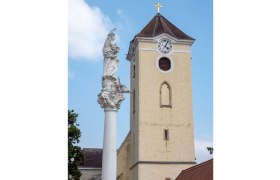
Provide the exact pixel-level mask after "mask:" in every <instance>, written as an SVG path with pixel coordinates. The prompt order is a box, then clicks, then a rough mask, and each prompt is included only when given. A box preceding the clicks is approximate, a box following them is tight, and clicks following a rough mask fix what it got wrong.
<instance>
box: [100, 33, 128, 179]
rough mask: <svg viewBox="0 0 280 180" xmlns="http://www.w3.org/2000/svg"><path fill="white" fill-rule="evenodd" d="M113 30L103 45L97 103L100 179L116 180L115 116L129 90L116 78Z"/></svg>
mask: <svg viewBox="0 0 280 180" xmlns="http://www.w3.org/2000/svg"><path fill="white" fill-rule="evenodd" d="M114 30H115V29H114ZM114 30H112V31H111V32H110V33H109V34H108V37H107V39H106V41H105V44H104V47H103V56H104V63H103V75H102V90H101V93H99V94H98V103H99V104H100V106H101V108H104V112H105V122H104V139H103V156H102V180H116V178H117V148H116V116H117V111H118V110H119V108H120V105H121V102H122V101H123V100H124V99H125V97H124V93H128V92H129V91H128V89H127V88H126V87H125V86H124V85H122V84H121V83H120V79H119V78H117V70H118V64H119V60H118V59H117V54H118V52H119V51H120V48H119V47H118V46H117V45H116V44H113V41H114V40H115V34H114V32H113V31H114Z"/></svg>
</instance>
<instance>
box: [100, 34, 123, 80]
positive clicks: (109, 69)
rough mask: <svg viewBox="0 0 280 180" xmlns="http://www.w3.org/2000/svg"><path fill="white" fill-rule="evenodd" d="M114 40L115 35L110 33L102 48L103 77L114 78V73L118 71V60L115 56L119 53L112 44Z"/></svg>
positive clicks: (118, 49) (116, 47)
mask: <svg viewBox="0 0 280 180" xmlns="http://www.w3.org/2000/svg"><path fill="white" fill-rule="evenodd" d="M114 40H115V34H114V33H113V31H111V32H110V33H109V34H108V37H107V39H106V41H105V43H104V46H103V56H104V64H103V77H105V76H113V77H116V72H117V70H118V64H119V60H118V59H117V54H118V52H119V51H120V48H119V47H118V46H117V45H116V44H113V41H114Z"/></svg>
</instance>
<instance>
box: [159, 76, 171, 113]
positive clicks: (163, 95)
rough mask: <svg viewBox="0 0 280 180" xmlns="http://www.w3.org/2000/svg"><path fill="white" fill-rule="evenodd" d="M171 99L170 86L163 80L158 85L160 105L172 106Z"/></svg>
mask: <svg viewBox="0 0 280 180" xmlns="http://www.w3.org/2000/svg"><path fill="white" fill-rule="evenodd" d="M171 100H172V94H171V87H170V85H169V84H168V83H167V82H166V81H165V82H163V83H161V85H160V107H161V108H162V107H167V108H172V103H171Z"/></svg>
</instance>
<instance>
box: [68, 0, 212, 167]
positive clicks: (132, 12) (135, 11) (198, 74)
mask: <svg viewBox="0 0 280 180" xmlns="http://www.w3.org/2000/svg"><path fill="white" fill-rule="evenodd" d="M157 2H158V1H154V0H149V1H148V0H144V1H128V0H123V1H113V0H110V1H104V0H95V1H92V0H87V1H84V0H69V29H68V36H69V37H68V38H69V42H68V47H69V61H68V74H69V75H68V76H69V77H68V105H69V109H74V110H75V111H76V112H77V113H78V114H79V117H78V122H79V124H80V129H81V131H82V137H81V142H80V146H81V147H98V148H101V147H102V143H103V142H102V141H103V122H104V121H103V120H104V112H103V109H101V108H100V106H99V104H98V103H97V94H98V93H99V92H100V89H101V74H102V66H103V58H102V52H101V49H102V46H103V43H104V40H105V38H106V35H107V33H108V31H110V30H111V29H113V28H114V27H117V31H116V34H117V44H118V46H120V48H121V51H120V53H119V54H118V59H120V64H119V71H118V75H119V77H120V79H121V81H122V83H123V84H125V85H127V87H129V83H130V81H129V62H128V61H127V60H126V59H125V57H126V56H125V54H126V53H127V51H128V45H129V42H130V40H131V39H133V37H134V35H136V34H137V33H138V32H139V31H140V30H141V29H142V28H143V27H144V26H145V25H146V24H147V23H148V22H149V21H150V20H151V19H152V18H153V17H154V16H155V14H156V12H157V11H156V9H155V7H154V5H155V4H156V3H157ZM160 3H161V4H162V5H163V6H164V7H163V8H161V14H162V15H163V16H164V17H165V18H167V19H168V20H169V21H171V22H172V23H173V24H174V25H176V26H177V27H178V28H179V29H181V30H182V31H183V32H185V33H186V34H187V35H189V36H191V37H193V38H195V39H196V41H195V43H194V44H193V46H192V49H191V52H192V61H191V63H192V64H191V65H192V84H193V86H192V91H193V110H194V112H193V113H194V123H195V126H194V127H195V143H196V144H195V145H196V157H197V162H202V161H205V160H207V159H209V158H212V156H211V155H209V154H208V152H207V150H206V147H207V146H209V145H212V142H213V18H212V15H213V11H212V10H213V6H212V1H211V0H208V1H205V0H185V1H184V0H176V1H167V0H162V1H160ZM117 121H118V122H117V133H118V134H117V146H120V144H121V143H122V141H123V139H124V138H125V136H126V135H127V133H128V131H129V96H126V100H125V101H124V102H123V103H122V105H121V109H120V110H119V112H118V117H117Z"/></svg>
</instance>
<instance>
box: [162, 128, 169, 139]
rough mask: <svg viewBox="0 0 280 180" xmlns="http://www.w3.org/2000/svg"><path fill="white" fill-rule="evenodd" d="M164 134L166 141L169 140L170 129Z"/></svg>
mask: <svg viewBox="0 0 280 180" xmlns="http://www.w3.org/2000/svg"><path fill="white" fill-rule="evenodd" d="M163 133H164V140H169V130H168V129H165V130H164V131H163Z"/></svg>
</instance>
